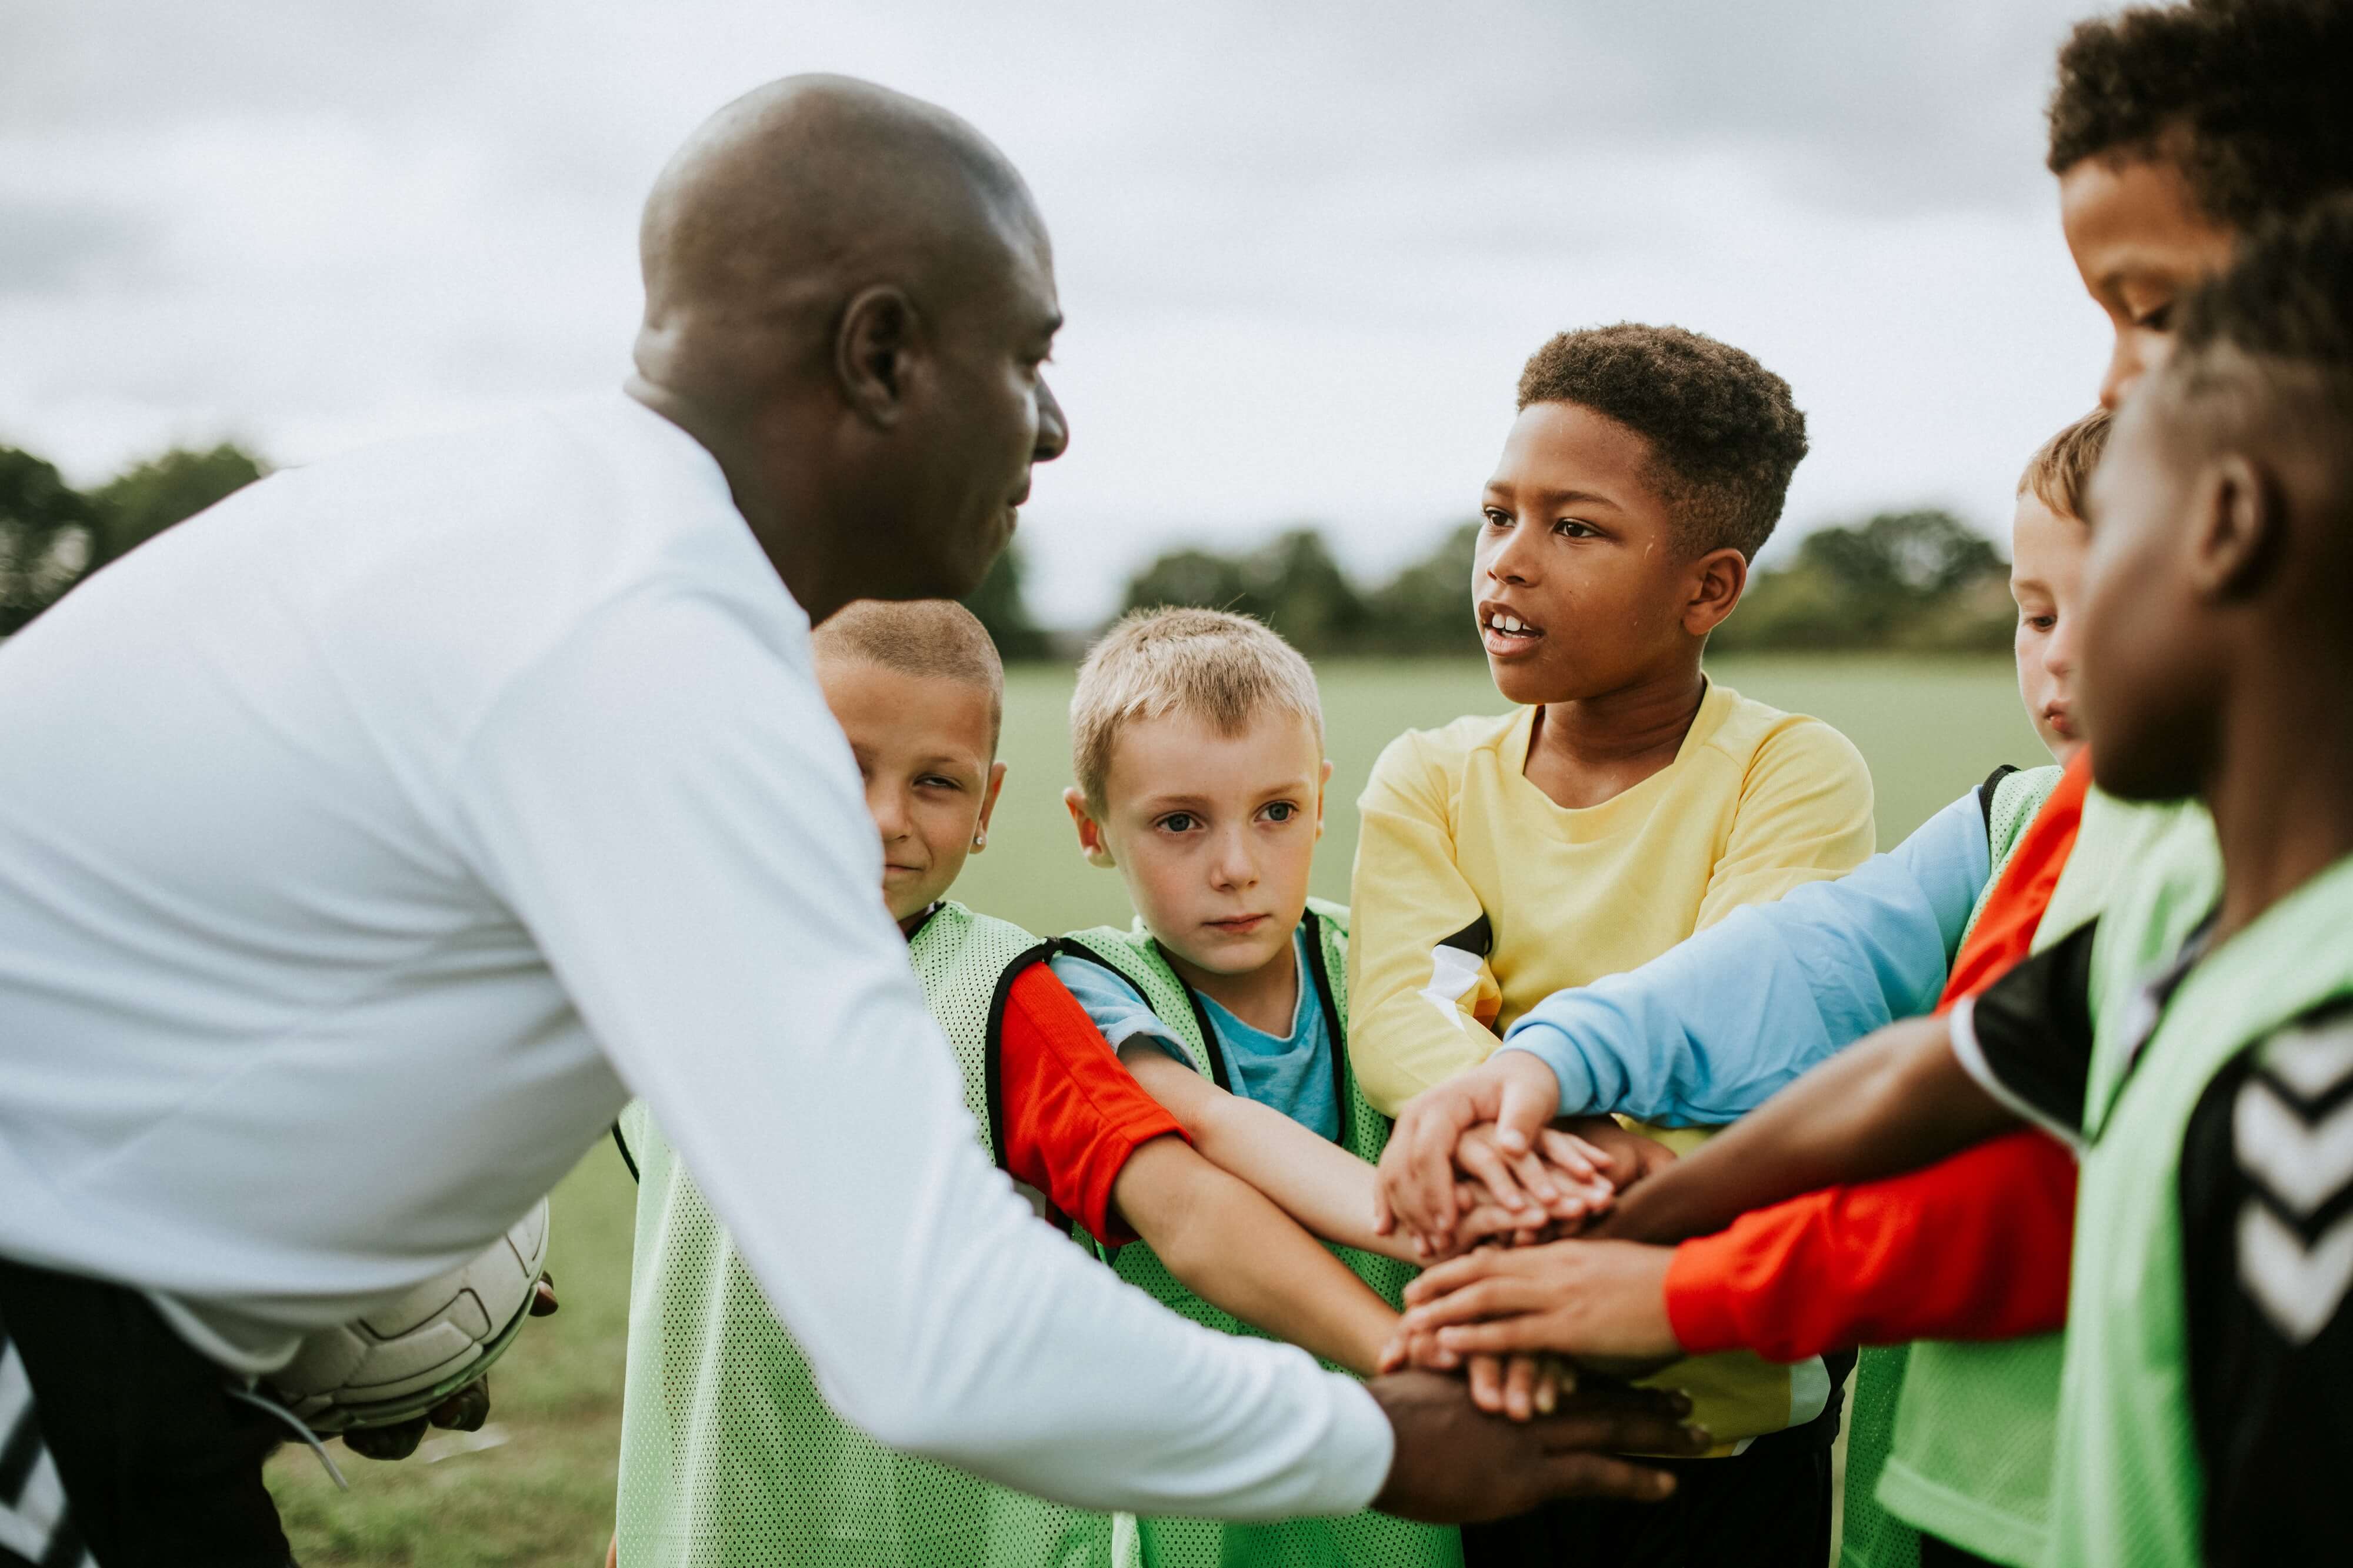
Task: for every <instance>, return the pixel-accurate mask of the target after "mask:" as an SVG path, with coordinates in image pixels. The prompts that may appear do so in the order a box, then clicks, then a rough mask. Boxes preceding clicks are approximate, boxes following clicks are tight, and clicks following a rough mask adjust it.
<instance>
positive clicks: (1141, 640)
mask: <svg viewBox="0 0 2353 1568" xmlns="http://www.w3.org/2000/svg"><path fill="white" fill-rule="evenodd" d="M1269 707H1273V708H1278V709H1281V710H1283V711H1284V712H1288V713H1296V714H1298V715H1299V716H1300V717H1301V718H1303V719H1304V720H1306V721H1307V722H1308V724H1309V725H1310V726H1311V727H1312V728H1313V729H1314V731H1315V745H1316V748H1317V749H1318V750H1319V751H1320V750H1321V749H1322V748H1323V745H1324V704H1323V701H1322V700H1321V699H1320V698H1318V697H1317V695H1316V692H1315V671H1314V670H1313V669H1312V668H1308V664H1307V661H1306V660H1305V659H1304V658H1301V657H1300V654H1299V650H1298V649H1297V648H1295V647H1292V646H1291V645H1290V644H1289V643H1287V642H1285V641H1283V640H1282V637H1281V636H1280V635H1278V634H1277V633H1276V632H1275V631H1274V629H1273V628H1272V627H1271V626H1266V625H1265V624H1263V623H1262V622H1259V621H1254V620H1252V619H1251V618H1250V616H1237V615H1233V614H1230V613H1229V612H1228V611H1225V610H1196V609H1179V608H1170V609H1158V610H1131V611H1129V612H1128V613H1127V614H1126V615H1124V616H1121V617H1120V619H1119V620H1118V622H1117V623H1116V624H1115V625H1113V627H1112V628H1111V630H1109V631H1107V632H1105V633H1104V634H1103V637H1102V640H1100V641H1098V642H1097V643H1096V644H1095V646H1094V647H1092V648H1090V649H1088V650H1087V657H1086V662H1085V663H1083V664H1082V665H1080V666H1079V687H1078V689H1077V690H1076V691H1074V692H1072V693H1071V768H1072V770H1073V771H1074V772H1075V773H1077V775H1078V781H1079V789H1080V790H1081V792H1082V793H1083V794H1084V795H1086V797H1087V805H1088V806H1089V807H1090V808H1091V809H1092V810H1094V811H1096V812H1101V811H1102V810H1103V780H1104V779H1105V778H1106V777H1108V776H1109V775H1110V773H1111V753H1112V747H1113V744H1115V743H1116V742H1117V741H1118V740H1119V731H1120V726H1121V725H1123V724H1125V723H1126V722H1128V721H1130V720H1133V719H1160V718H1165V717H1166V716H1167V715H1168V714H1171V713H1189V714H1192V715H1193V716H1194V717H1196V718H1198V719H1201V720H1203V721H1207V722H1208V724H1209V725H1210V726H1211V727H1213V728H1214V729H1216V730H1217V731H1218V732H1219V734H1221V735H1238V734H1240V733H1241V731H1244V730H1245V729H1248V728H1249V727H1250V721H1251V720H1253V719H1255V718H1257V717H1258V715H1259V714H1260V713H1261V711H1262V710H1265V709H1267V708H1269Z"/></svg>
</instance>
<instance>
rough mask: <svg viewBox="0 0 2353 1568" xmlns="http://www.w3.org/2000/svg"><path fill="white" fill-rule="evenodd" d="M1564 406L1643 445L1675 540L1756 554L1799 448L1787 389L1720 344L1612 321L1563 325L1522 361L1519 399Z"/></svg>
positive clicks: (1800, 428) (1802, 441)
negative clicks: (1606, 421) (1613, 424)
mask: <svg viewBox="0 0 2353 1568" xmlns="http://www.w3.org/2000/svg"><path fill="white" fill-rule="evenodd" d="M1531 403H1573V404H1576V405H1577V406H1578V407H1580V408H1590V409H1591V410H1593V412H1595V413H1596V414H1599V415H1602V416H1605V417H1607V418H1610V419H1614V420H1616V421H1617V422H1618V423H1619V424H1620V425H1623V426H1626V427H1627V428H1628V429H1630V430H1631V431H1633V432H1634V433H1635V434H1636V435H1638V436H1640V437H1642V438H1643V439H1644V440H1646V441H1648V442H1649V443H1650V444H1651V471H1652V477H1653V479H1654V480H1655V482H1656V483H1657V485H1658V487H1659V490H1660V493H1661V495H1662V497H1663V498H1664V499H1665V500H1666V501H1667V504H1668V505H1669V507H1670V508H1671V509H1672V510H1673V512H1674V514H1675V519H1676V522H1677V524H1678V528H1679V531H1680V535H1681V538H1682V540H1683V545H1684V547H1685V548H1686V549H1687V550H1688V551H1689V552H1691V553H1692V554H1693V555H1704V554H1705V553H1707V552H1709V551H1711V550H1721V549H1723V548H1724V547H1725V546H1726V545H1730V546H1731V547H1732V548H1733V549H1735V550H1737V551H1739V552H1740V553H1741V554H1743V555H1746V556H1747V557H1749V558H1750V559H1751V560H1754V559H1755V558H1756V555H1757V552H1758V551H1759V550H1761V549H1763V548H1764V547H1765V542H1766V541H1767V539H1770V538H1771V537H1772V536H1773V525H1774V524H1775V523H1777V522H1778V521H1780V520H1781V502H1782V500H1783V498H1784V497H1786V496H1787V495H1788V493H1789V476H1790V475H1791V474H1793V473H1795V472H1797V469H1798V463H1799V459H1801V458H1804V457H1805V455H1806V416H1804V415H1803V414H1800V413H1799V412H1798V405H1796V404H1795V403H1792V402H1791V401H1790V400H1789V384H1788V382H1786V381H1783V380H1782V379H1781V378H1780V377H1779V376H1778V375H1775V374H1773V373H1772V372H1771V371H1769V370H1767V369H1766V368H1765V367H1764V366H1763V365H1761V364H1758V363H1757V360H1756V358H1755V356H1753V355H1751V354H1747V353H1742V352H1741V351H1740V350H1738V349H1736V348H1734V347H1733V346H1732V345H1731V344H1729V343H1720V342H1716V341H1715V339H1714V338H1711V337H1704V336H1702V335H1701V334H1700V333H1698V332H1694V331H1686V330H1684V329H1683V328H1682V327H1647V326H1643V325H1641V324H1640V323H1639V322H1634V321H1620V322H1619V323H1618V324H1617V325H1615V326H1609V327H1586V328H1583V329H1581V330H1579V331H1573V332H1563V333H1561V334H1560V335H1559V336H1557V337H1556V338H1554V339H1553V340H1552V342H1548V343H1546V344H1545V346H1544V347H1542V348H1540V349H1538V350H1536V352H1535V353H1533V354H1531V355H1529V356H1528V363H1527V368H1526V369H1525V370H1523V371H1522V372H1520V406H1521V407H1522V408H1525V407H1526V406H1527V405H1529V404H1531Z"/></svg>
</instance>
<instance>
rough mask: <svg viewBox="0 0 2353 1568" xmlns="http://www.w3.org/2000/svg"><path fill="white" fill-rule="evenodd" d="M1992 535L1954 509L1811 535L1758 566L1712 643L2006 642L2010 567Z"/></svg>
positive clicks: (1952, 646) (1942, 646)
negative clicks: (1781, 562) (2001, 602)
mask: <svg viewBox="0 0 2353 1568" xmlns="http://www.w3.org/2000/svg"><path fill="white" fill-rule="evenodd" d="M2007 570H2008V569H2007V567H2006V565H2005V564H2004V563H2003V561H2002V558H2001V553H2000V552H1999V551H1998V550H1996V549H1995V548H1994V546H1993V542H1992V541H1990V540H1989V539H1987V538H1986V537H1985V535H1983V534H1981V533H1978V531H1976V530H1974V529H1972V528H1970V527H1969V526H1968V524H1967V523H1965V522H1963V521H1960V519H1958V518H1957V517H1955V516H1953V515H1952V514H1951V513H1950V512H1946V511H1936V510H1918V511H1896V512H1882V513H1880V514H1879V515H1877V516H1875V517H1873V518H1871V519H1870V520H1869V521H1865V522H1862V523H1861V524H1859V525H1857V526H1855V527H1852V528H1824V529H1819V530H1817V531H1814V532H1812V533H1810V534H1808V535H1807V536H1806V537H1805V538H1804V539H1803V540H1802V541H1800V542H1799V546H1798V554H1797V559H1796V560H1794V561H1793V562H1791V563H1789V564H1788V566H1785V567H1782V568H1780V569H1778V570H1775V571H1767V572H1759V573H1757V574H1755V575H1754V576H1753V577H1752V578H1751V579H1750V581H1749V585H1748V592H1747V594H1746V595H1745V596H1744V597H1743V599H1742V601H1741V604H1740V607H1739V608H1738V609H1737V610H1736V611H1735V612H1734V613H1733V616H1732V618H1731V619H1730V620H1728V621H1726V622H1725V624H1724V625H1723V626H1721V627H1720V628H1718V630H1717V631H1716V633H1715V637H1713V638H1712V639H1711V643H1712V646H1713V647H1714V648H1715V651H1717V652H1720V653H1736V652H1740V651H1743V650H1748V649H1758V650H1762V649H1773V648H1788V649H1815V650H1823V651H1829V650H1834V649H1844V648H1915V649H1920V650H1924V651H1926V650H1959V649H1976V648H1985V647H2001V646H2003V642H2002V640H2001V639H2002V637H2005V636H2006V635H2007V634H2006V631H2005V630H2004V628H2005V627H2006V625H2007V623H2006V622H2005V621H2003V620H2002V619H2001V617H2000V616H1999V615H1998V614H1993V613H1991V612H1989V609H1988V607H1987V605H1988V595H1989V593H1990V594H1993V595H1997V596H1998V595H1999V592H2000V589H1999V584H2000V580H2001V579H2002V577H2003V576H2004V575H2005V574H2006V572H2007Z"/></svg>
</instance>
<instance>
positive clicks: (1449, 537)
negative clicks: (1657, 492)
mask: <svg viewBox="0 0 2353 1568" xmlns="http://www.w3.org/2000/svg"><path fill="white" fill-rule="evenodd" d="M1479 526H1480V525H1479V524H1478V523H1476V522H1466V523H1462V524H1460V525H1459V526H1457V527H1455V528H1453V529H1451V530H1449V531H1447V533H1446V534H1445V536H1444V537H1443V538H1442V539H1440V541H1439V542H1438V543H1437V544H1436V545H1435V546H1434V547H1433V548H1432V549H1431V550H1430V552H1429V553H1428V554H1426V555H1423V556H1422V557H1420V558H1419V559H1418V560H1415V561H1412V562H1409V563H1407V564H1406V565H1405V566H1404V567H1403V568H1402V569H1400V570H1399V571H1398V572H1397V573H1396V574H1394V575H1392V576H1390V577H1389V578H1388V579H1387V580H1386V581H1384V582H1382V583H1380V584H1377V585H1375V586H1373V587H1371V588H1368V589H1360V588H1358V587H1357V585H1356V584H1355V582H1354V581H1352V580H1351V579H1350V577H1349V576H1348V574H1347V573H1345V571H1343V570H1342V569H1341V567H1340V563H1339V562H1338V561H1337V560H1336V559H1335V557H1334V555H1333V553H1332V551H1331V548H1330V546H1329V545H1327V544H1326V543H1325V542H1324V536H1323V534H1322V533H1321V532H1319V531H1316V530H1315V529H1313V528H1294V529H1291V530H1287V531H1284V532H1282V533H1281V534H1278V535H1277V536H1276V537H1275V538H1273V539H1271V540H1270V541H1268V542H1266V543H1264V544H1261V545H1259V546H1257V547H1255V548H1254V549H1250V550H1246V551H1243V552H1239V553H1232V554H1228V553H1220V552H1216V551H1209V550H1200V549H1183V550H1175V551H1170V552H1167V553H1166V554H1164V555H1162V556H1160V557H1159V558H1158V559H1157V560H1155V561H1154V562H1152V563H1150V564H1149V565H1147V566H1145V568H1144V569H1143V570H1142V571H1140V572H1138V573H1137V574H1135V575H1134V576H1133V577H1131V578H1130V579H1129V580H1128V584H1127V591H1126V594H1125V595H1124V600H1123V602H1122V605H1121V608H1122V609H1123V610H1132V609H1138V608H1147V607H1150V606H1153V605H1206V606H1208V607H1210V608H1214V609H1228V610H1239V611H1240V612H1242V613H1244V614H1246V615H1251V616H1258V617H1259V618H1260V619H1261V620H1264V621H1266V622H1267V623H1268V624H1269V625H1271V626H1273V627H1274V628H1275V629H1276V630H1278V631H1280V632H1282V635H1283V636H1284V637H1288V638H1290V639H1291V641H1292V642H1293V644H1294V645H1295V646H1297V647H1299V648H1300V649H1301V650H1302V651H1303V652H1305V653H1307V654H1309V655H1311V656H1312V655H1335V654H1336V655H1350V654H1356V655H1383V656H1407V657H1425V656H1432V655H1448V654H1464V655H1468V654H1476V653H1477V652H1478V651H1479V637H1478V633H1477V631H1476V629H1475V628H1474V627H1473V626H1472V612H1471V601H1472V595H1471V564H1472V551H1473V548H1474V546H1475V544H1476V542H1477V540H1478V531H1479ZM2014 616H2015V612H2014V610H2013V609H2012V607H2011V605H2010V593H2009V566H2008V563H2005V562H2004V561H2003V559H2002V557H2001V554H2000V552H1999V551H1998V550H1996V549H1995V548H1994V546H1993V544H1992V542H1990V541H1989V540H1988V539H1987V538H1986V537H1985V536H1984V535H1983V534H1980V533H1978V532H1977V531H1975V530H1973V529H1971V528H1970V527H1969V526H1968V524H1967V523H1964V522H1963V521H1960V520H1959V519H1958V518H1957V517H1955V516H1953V515H1952V514H1951V513H1949V512H1946V511H1940V510H1914V511H1893V512H1882V513H1879V514H1878V515H1876V516H1873V517H1871V518H1868V519H1866V520H1864V521H1862V522H1858V523H1853V524H1851V525H1844V526H1838V527H1830V528H1822V529H1818V530H1816V531H1814V532H1812V533H1810V534H1808V535H1806V537H1805V538H1804V539H1803V540H1801V541H1800V542H1799V545H1798V550H1797V552H1796V554H1795V556H1794V557H1793V558H1791V559H1790V560H1789V561H1788V563H1786V564H1783V565H1780V566H1777V567H1767V568H1766V569H1764V570H1761V571H1757V572H1755V573H1752V574H1751V575H1750V577H1749V581H1748V590H1747V593H1746V595H1744V597H1743V598H1742V600H1741V603H1740V607H1739V608H1738V609H1737V610H1736V611H1735V612H1734V613H1733V616H1732V618H1731V619H1730V620H1728V621H1726V622H1725V624H1724V625H1723V626H1720V627H1719V628H1717V630H1716V633H1715V637H1714V638H1713V639H1711V643H1710V646H1711V647H1713V648H1714V649H1715V650H1716V651H1719V652H1725V653H1746V652H1768V651H1785V650H1805V651H1819V652H1843V651H1901V652H1918V653H1960V652H1983V651H1995V650H2000V649H2004V648H2007V647H2009V646H2010V635H2011V631H2012V629H2013V626H2014Z"/></svg>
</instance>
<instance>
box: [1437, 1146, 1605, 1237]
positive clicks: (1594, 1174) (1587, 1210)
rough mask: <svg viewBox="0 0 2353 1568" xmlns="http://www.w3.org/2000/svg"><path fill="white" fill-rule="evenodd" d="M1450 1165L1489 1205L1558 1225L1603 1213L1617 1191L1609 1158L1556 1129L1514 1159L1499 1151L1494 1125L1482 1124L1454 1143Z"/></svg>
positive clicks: (1509, 1154) (1503, 1150)
mask: <svg viewBox="0 0 2353 1568" xmlns="http://www.w3.org/2000/svg"><path fill="white" fill-rule="evenodd" d="M1454 1163H1455V1164H1456V1165H1457V1166H1459V1167H1460V1168H1461V1171H1462V1173H1463V1174H1464V1175H1465V1176H1468V1177H1470V1178H1471V1179H1472V1180H1473V1181H1476V1182H1477V1183H1479V1184H1481V1185H1482V1186H1483V1187H1485V1188H1486V1190H1487V1194H1488V1196H1489V1198H1490V1200H1491V1201H1492V1202H1493V1203H1495V1204H1497V1205H1501V1206H1502V1207H1504V1208H1506V1209H1510V1210H1514V1211H1516V1212H1520V1213H1524V1214H1527V1215H1530V1216H1531V1217H1532V1218H1535V1217H1538V1216H1540V1217H1541V1218H1542V1219H1544V1220H1549V1221H1552V1222H1555V1223H1558V1224H1563V1225H1572V1224H1576V1223H1577V1222H1579V1221H1581V1220H1583V1219H1585V1218H1586V1217H1587V1216H1588V1215H1592V1214H1594V1213H1596V1212H1598V1211H1599V1210H1600V1209H1603V1208H1607V1207H1608V1206H1609V1200H1610V1198H1611V1196H1612V1195H1613V1194H1615V1192H1616V1190H1617V1189H1616V1187H1615V1186H1614V1185H1613V1184H1612V1180H1611V1178H1612V1177H1613V1175H1614V1174H1615V1172H1614V1170H1613V1168H1612V1163H1611V1160H1610V1157H1609V1155H1608V1154H1605V1153H1603V1152H1601V1151H1600V1150H1599V1149H1597V1148H1595V1147H1594V1146H1593V1145H1592V1144H1590V1143H1588V1142H1586V1141H1585V1140H1584V1139H1582V1138H1579V1137H1577V1136H1576V1135H1575V1134H1574V1133H1570V1132H1567V1131H1560V1130H1558V1129H1556V1128H1550V1127H1547V1128H1543V1129H1540V1130H1539V1131H1537V1133H1536V1137H1535V1145H1534V1146H1533V1147H1532V1148H1530V1149H1529V1150H1528V1151H1527V1152H1525V1153H1519V1154H1514V1153H1513V1152H1510V1151H1509V1150H1508V1149H1506V1148H1505V1147H1504V1143H1503V1141H1502V1137H1501V1135H1500V1133H1499V1131H1498V1130H1497V1128H1496V1126H1495V1124H1494V1123H1493V1122H1492V1121H1489V1122H1482V1123H1480V1124H1479V1125H1477V1126H1475V1127H1472V1128H1469V1129H1466V1130H1465V1131H1464V1132H1463V1134H1462V1136H1461V1139H1460V1140H1458V1141H1457V1142H1456V1143H1455V1145H1454ZM1528 1228H1535V1226H1533V1225H1531V1226H1529V1227H1528Z"/></svg>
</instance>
